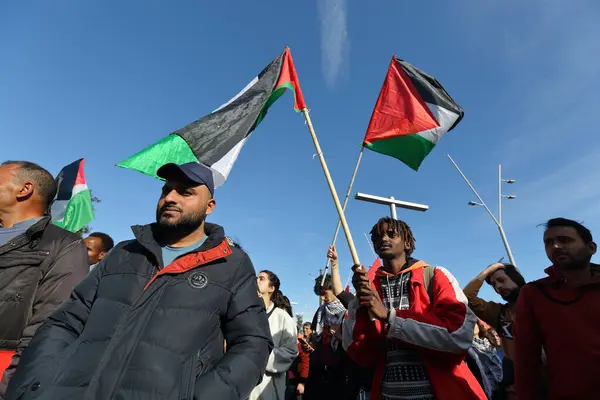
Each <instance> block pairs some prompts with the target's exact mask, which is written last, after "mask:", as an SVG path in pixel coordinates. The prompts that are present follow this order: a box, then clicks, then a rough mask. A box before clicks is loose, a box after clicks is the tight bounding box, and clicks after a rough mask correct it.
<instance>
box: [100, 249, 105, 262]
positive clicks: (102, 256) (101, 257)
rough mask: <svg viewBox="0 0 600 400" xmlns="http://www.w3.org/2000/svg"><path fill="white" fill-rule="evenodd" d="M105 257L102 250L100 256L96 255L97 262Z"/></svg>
mask: <svg viewBox="0 0 600 400" xmlns="http://www.w3.org/2000/svg"><path fill="white" fill-rule="evenodd" d="M105 255H106V252H105V251H104V250H103V251H101V252H100V254H98V261H102V259H103V258H104V256H105Z"/></svg>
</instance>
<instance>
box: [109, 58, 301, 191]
mask: <svg viewBox="0 0 600 400" xmlns="http://www.w3.org/2000/svg"><path fill="white" fill-rule="evenodd" d="M286 89H290V90H291V91H292V92H294V108H295V110H296V111H297V112H301V111H302V110H303V109H304V108H306V104H305V103H304V97H303V96H302V91H301V90H300V83H299V80H298V75H297V74H296V68H295V67H294V62H293V60H292V54H291V53H290V49H289V48H288V47H286V48H285V50H284V51H283V53H281V55H279V57H277V58H276V59H275V60H273V62H271V63H270V64H269V65H268V66H267V67H266V68H265V69H264V70H263V71H262V72H261V73H260V74H258V76H257V77H256V78H254V79H253V80H252V81H251V82H250V83H249V84H248V85H247V86H246V87H245V88H244V89H242V91H241V92H239V93H238V94H237V95H235V96H234V97H233V98H232V99H231V100H229V101H228V102H227V103H225V104H223V105H222V106H221V107H219V108H218V109H216V110H215V111H213V112H212V113H210V114H208V115H206V116H205V117H203V118H201V119H199V120H197V121H194V122H192V123H191V124H188V125H186V126H184V127H183V128H181V129H179V130H178V131H175V132H173V133H171V134H170V135H169V136H167V137H165V138H164V139H162V140H160V141H158V142H157V143H155V144H153V145H152V146H150V147H147V148H146V149H144V150H142V151H140V152H139V153H137V154H135V155H133V156H131V157H129V158H128V159H126V160H124V161H121V162H120V163H119V164H117V166H119V167H123V168H128V169H133V170H136V171H139V172H142V173H144V174H147V175H150V176H153V177H155V178H158V177H157V176H156V171H157V170H158V169H159V168H160V167H161V166H163V165H164V164H167V163H175V164H183V163H187V162H199V163H202V164H204V165H206V166H208V167H210V168H211V170H212V171H213V177H214V182H215V187H217V186H220V185H222V184H223V183H224V182H225V180H226V179H227V176H228V175H229V172H230V171H231V168H232V167H233V164H234V163H235V160H236V159H237V157H238V155H239V154H240V151H241V150H242V147H243V146H244V144H245V143H246V140H248V137H249V136H250V134H251V133H252V131H253V130H254V129H255V128H256V127H257V126H258V124H260V122H261V121H262V120H263V118H264V117H265V115H266V114H267V110H268V109H269V107H270V106H271V105H272V104H273V103H274V102H275V101H276V100H277V99H278V98H279V97H281V95H282V94H283V92H285V90H286Z"/></svg>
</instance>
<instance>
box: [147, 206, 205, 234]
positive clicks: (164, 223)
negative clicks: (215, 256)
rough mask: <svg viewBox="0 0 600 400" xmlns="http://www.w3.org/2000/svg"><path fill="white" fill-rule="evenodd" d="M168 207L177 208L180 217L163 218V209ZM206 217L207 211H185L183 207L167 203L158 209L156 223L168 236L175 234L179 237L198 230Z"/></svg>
mask: <svg viewBox="0 0 600 400" xmlns="http://www.w3.org/2000/svg"><path fill="white" fill-rule="evenodd" d="M167 207H170V208H177V209H178V211H179V212H180V213H181V214H180V215H181V216H180V218H179V219H177V220H168V219H163V218H161V215H162V213H163V211H165V209H166V208H167ZM205 219H206V213H205V212H195V213H183V210H181V208H179V207H175V206H173V205H172V204H165V205H163V206H162V207H160V208H159V209H157V210H156V223H157V224H158V227H159V228H160V230H161V232H162V233H163V234H165V235H167V236H172V235H175V236H178V237H185V236H187V235H189V234H190V233H192V232H194V231H195V230H197V229H198V228H199V227H200V226H201V225H202V223H203V222H204V220H205Z"/></svg>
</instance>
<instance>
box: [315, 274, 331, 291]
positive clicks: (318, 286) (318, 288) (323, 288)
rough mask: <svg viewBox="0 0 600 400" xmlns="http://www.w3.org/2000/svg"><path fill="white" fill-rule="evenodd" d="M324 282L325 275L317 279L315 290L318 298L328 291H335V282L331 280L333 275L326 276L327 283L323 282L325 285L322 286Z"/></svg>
mask: <svg viewBox="0 0 600 400" xmlns="http://www.w3.org/2000/svg"><path fill="white" fill-rule="evenodd" d="M322 280H323V275H319V276H318V277H317V278H315V286H314V288H313V290H314V291H315V294H316V295H317V296H321V295H322V294H323V292H325V291H326V290H333V281H332V280H331V275H329V274H327V275H325V281H324V282H323V285H321V281H322Z"/></svg>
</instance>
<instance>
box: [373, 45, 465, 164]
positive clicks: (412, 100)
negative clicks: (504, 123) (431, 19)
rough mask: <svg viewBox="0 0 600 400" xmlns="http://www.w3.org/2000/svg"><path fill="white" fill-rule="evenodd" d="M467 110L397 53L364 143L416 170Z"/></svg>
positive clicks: (440, 86)
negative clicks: (397, 55) (398, 57)
mask: <svg viewBox="0 0 600 400" xmlns="http://www.w3.org/2000/svg"><path fill="white" fill-rule="evenodd" d="M463 115H464V111H463V110H462V108H461V107H460V106H459V105H458V104H456V102H455V101H454V100H453V99H452V97H450V95H449V94H448V92H446V90H445V89H444V87H443V86H442V84H441V83H439V82H438V81H437V80H436V79H435V78H434V77H432V76H430V75H428V74H426V73H425V72H423V71H421V70H419V69H418V68H416V67H414V66H412V65H410V64H409V63H407V62H406V61H402V60H399V59H397V58H396V56H394V57H393V58H392V62H391V63H390V67H389V69H388V72H387V75H386V77H385V81H384V82H383V87H382V88H381V93H380V94H379V98H378V99H377V104H375V109H374V110H373V115H372V116H371V121H370V122H369V127H368V128H367V134H366V135H365V139H364V140H363V146H365V147H366V148H368V149H370V150H373V151H376V152H378V153H382V154H387V155H388V156H392V157H394V158H397V159H398V160H400V161H402V162H403V163H404V164H406V165H408V166H409V167H411V168H412V169H414V170H415V171H416V170H418V169H419V166H420V165H421V163H422V162H423V159H424V158H425V157H427V155H428V154H429V153H430V152H431V150H432V149H433V147H434V146H435V145H436V144H437V142H438V141H439V140H440V138H441V137H442V136H443V135H444V134H445V133H446V132H448V131H450V130H452V129H453V128H454V127H455V126H456V125H457V124H458V123H459V122H460V120H461V119H462V117H463Z"/></svg>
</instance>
